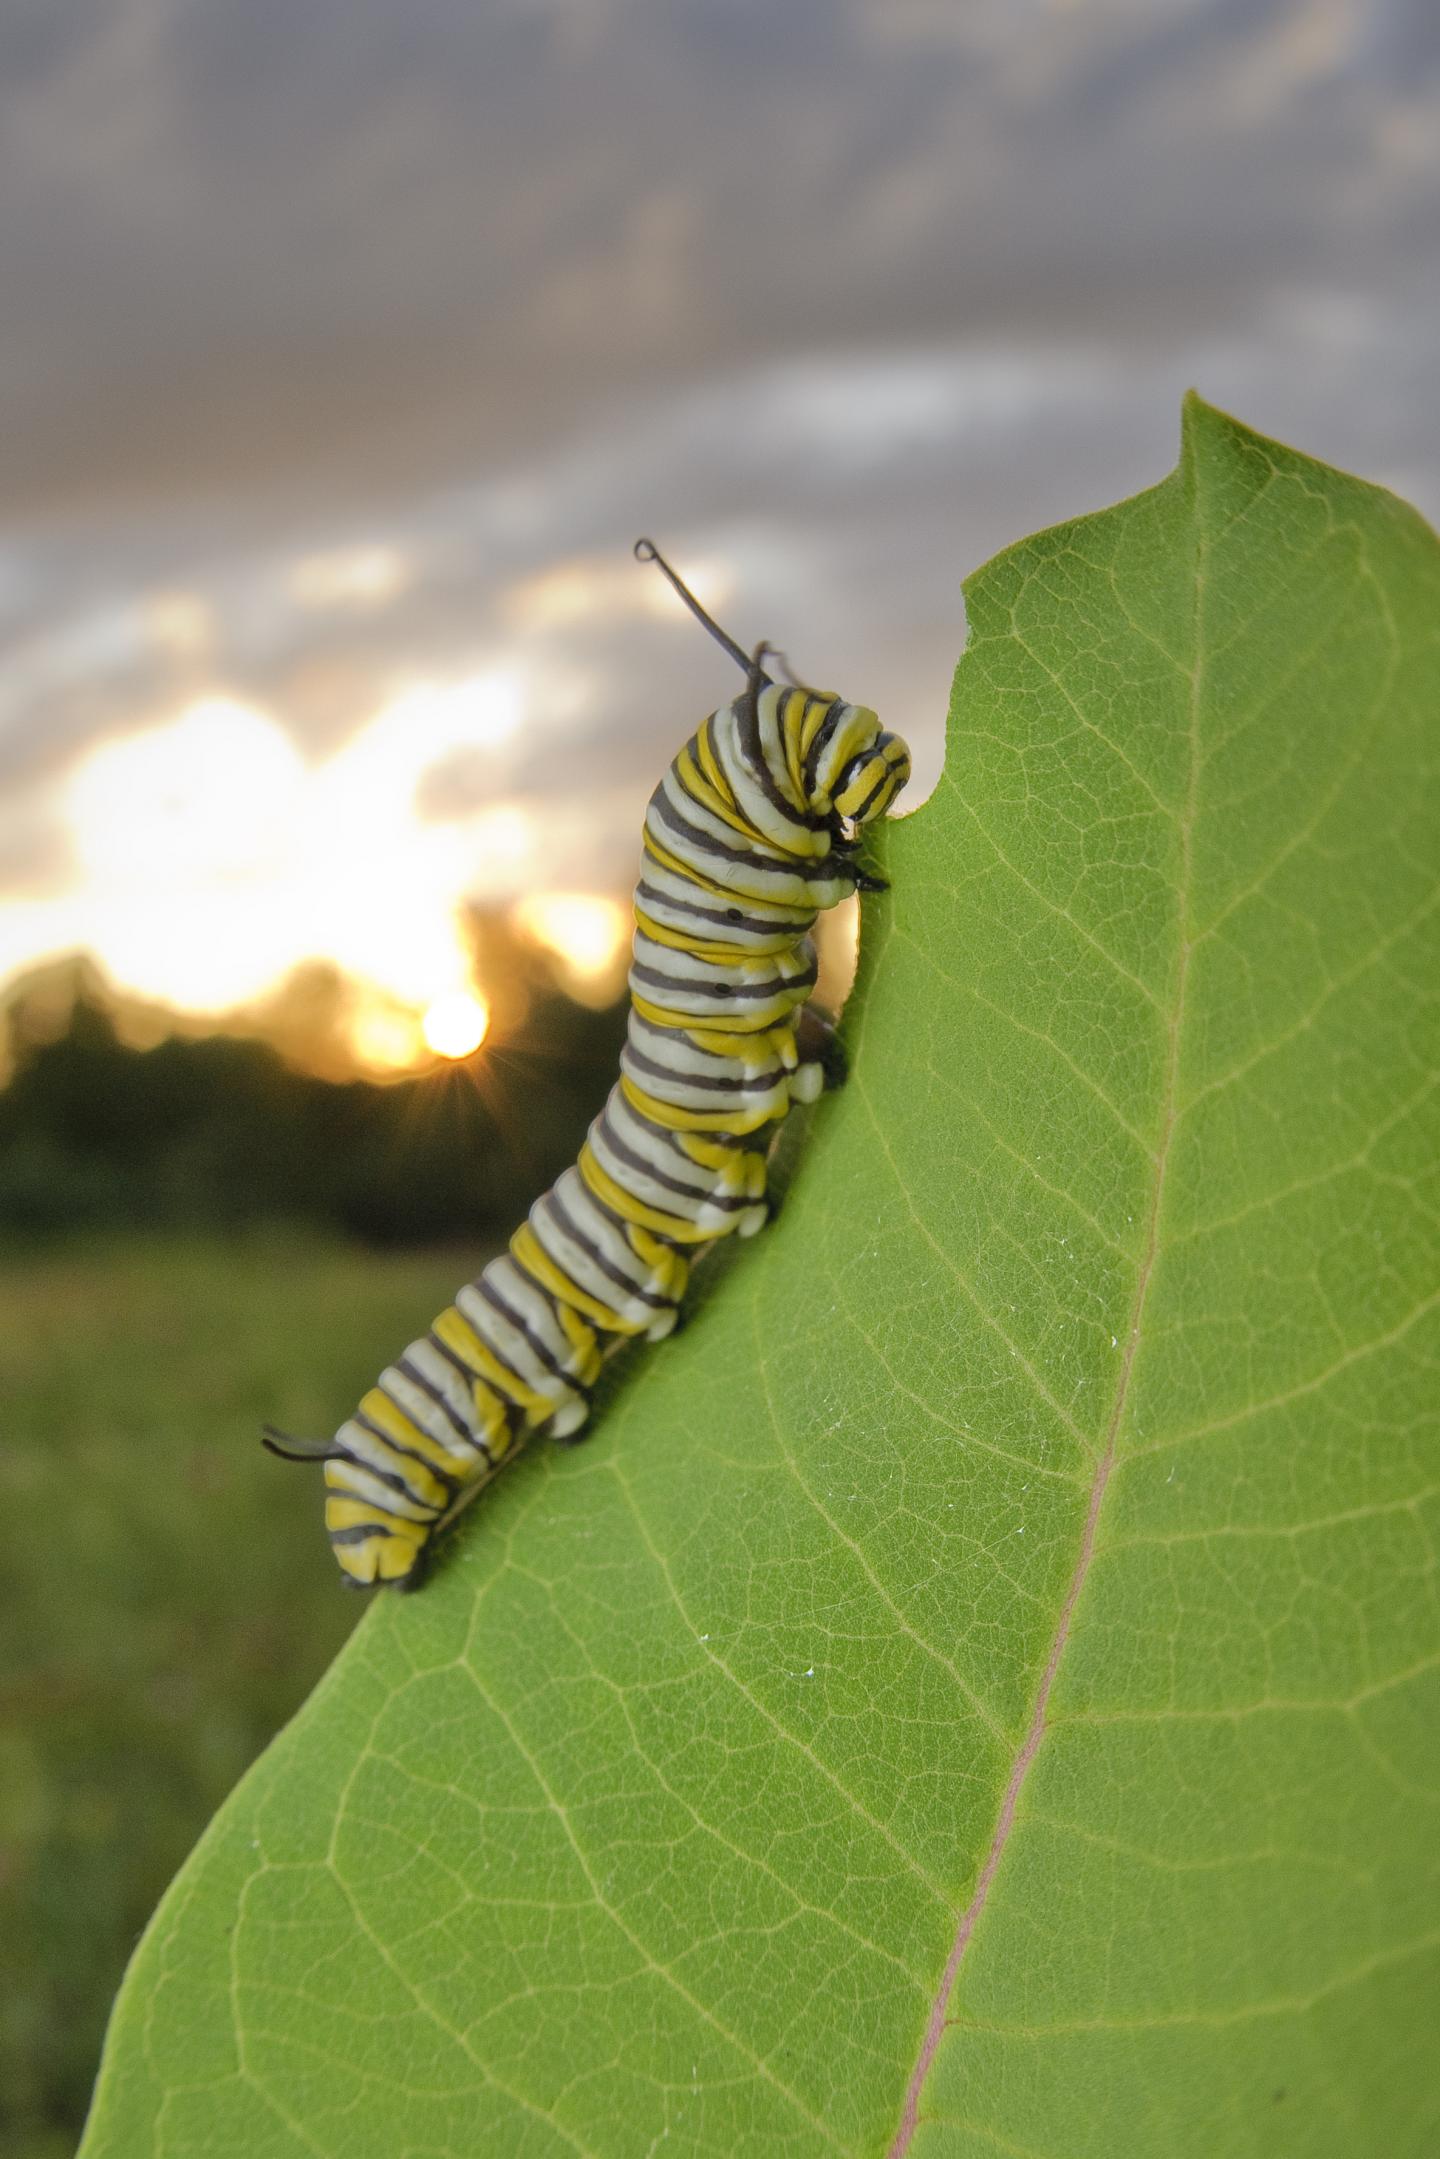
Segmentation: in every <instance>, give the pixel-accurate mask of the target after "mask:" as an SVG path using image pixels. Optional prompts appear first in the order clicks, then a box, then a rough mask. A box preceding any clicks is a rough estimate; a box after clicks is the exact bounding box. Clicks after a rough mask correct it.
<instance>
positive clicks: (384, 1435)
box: [352, 1387, 489, 1507]
mask: <svg viewBox="0 0 1440 2159" xmlns="http://www.w3.org/2000/svg"><path fill="white" fill-rule="evenodd" d="M380 1392H381V1393H382V1394H385V1389H384V1388H383V1387H382V1388H381V1389H380ZM385 1399H386V1401H387V1402H388V1401H389V1400H390V1396H389V1395H388V1394H386V1395H385ZM394 1406H395V1408H396V1409H400V1404H399V1403H398V1402H396V1403H395V1405H394ZM400 1414H401V1416H402V1417H403V1416H404V1414H405V1412H404V1410H403V1409H400ZM352 1417H353V1421H354V1422H355V1423H356V1424H358V1425H359V1426H361V1428H362V1429H363V1430H364V1431H366V1432H368V1433H369V1434H370V1435H371V1437H372V1438H373V1439H378V1440H379V1441H380V1444H381V1445H382V1446H383V1447H388V1448H389V1449H390V1451H391V1453H392V1454H399V1455H403V1457H404V1458H405V1460H406V1461H407V1462H418V1463H419V1464H420V1467H421V1468H422V1469H428V1470H429V1472H430V1474H431V1476H432V1477H433V1478H434V1479H435V1482H436V1483H437V1484H438V1485H440V1486H441V1487H442V1488H443V1489H444V1490H445V1491H447V1492H448V1493H449V1494H450V1498H451V1499H452V1500H453V1499H454V1498H455V1497H456V1495H457V1494H458V1492H459V1490H460V1481H459V1479H458V1478H456V1477H451V1476H449V1475H447V1473H446V1472H445V1471H444V1470H443V1469H437V1468H436V1467H435V1464H434V1463H433V1462H427V1461H426V1459H425V1457H424V1455H423V1454H417V1453H416V1452H415V1449H414V1448H413V1447H402V1446H401V1444H400V1442H399V1440H398V1439H392V1438H391V1437H390V1434H389V1433H388V1432H387V1431H386V1430H385V1429H384V1427H383V1426H381V1425H378V1424H377V1423H376V1422H375V1419H374V1418H373V1417H370V1416H367V1415H366V1413H365V1411H364V1410H363V1409H357V1410H355V1411H353V1412H352ZM471 1444H472V1445H479V1444H480V1442H478V1441H473V1440H472V1442H471ZM481 1451H482V1452H483V1451H484V1449H483V1447H482V1449H481ZM486 1459H487V1460H488V1459H489V1457H488V1456H487V1457H486ZM360 1466H361V1468H362V1469H370V1468H372V1467H373V1465H372V1464H371V1463H369V1462H362V1463H361V1465H360ZM376 1474H377V1475H378V1474H380V1473H379V1472H378V1471H377V1472H376ZM405 1489H406V1491H407V1492H408V1493H409V1494H410V1497H411V1498H412V1499H414V1500H417V1501H418V1502H419V1504H420V1505H421V1506H422V1507H428V1506H429V1505H430V1501H429V1500H428V1499H427V1498H426V1497H425V1495H424V1493H423V1492H417V1491H416V1490H415V1489H414V1487H413V1485H410V1484H407V1485H406V1487H405Z"/></svg>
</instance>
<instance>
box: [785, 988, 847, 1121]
mask: <svg viewBox="0 0 1440 2159" xmlns="http://www.w3.org/2000/svg"><path fill="white" fill-rule="evenodd" d="M795 1046H796V1049H797V1051H798V1052H799V1056H800V1069H799V1071H798V1072H796V1073H795V1074H794V1076H793V1077H792V1079H791V1081H790V1092H791V1095H792V1096H793V1097H794V1099H795V1100H796V1101H797V1102H813V1101H815V1099H816V1098H817V1096H819V1095H821V1094H828V1093H830V1092H831V1091H832V1089H834V1088H836V1087H843V1086H844V1084H845V1080H846V1078H847V1076H848V1074H849V1070H850V1060H849V1058H848V1057H847V1056H846V1054H845V1045H844V1043H843V1042H842V1041H841V1040H840V1037H839V1035H838V1034H837V1033H836V1032H835V1025H834V1022H833V1021H832V1020H829V1019H827V1018H826V1017H825V1014H824V1013H823V1012H817V1011H816V1009H815V1007H814V1005H806V1007H805V1009H804V1010H803V1012H802V1013H801V1014H800V1017H799V1019H798V1020H797V1021H796V1023H795ZM797 1081H798V1082H799V1084H798V1085H797V1084H796V1083H797Z"/></svg>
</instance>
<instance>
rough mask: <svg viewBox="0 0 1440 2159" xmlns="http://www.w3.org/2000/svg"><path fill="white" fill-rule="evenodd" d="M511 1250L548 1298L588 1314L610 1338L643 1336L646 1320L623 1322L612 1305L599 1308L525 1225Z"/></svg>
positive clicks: (519, 1231) (527, 1225) (517, 1234)
mask: <svg viewBox="0 0 1440 2159" xmlns="http://www.w3.org/2000/svg"><path fill="white" fill-rule="evenodd" d="M510 1249H511V1251H512V1252H513V1253H514V1255H515V1257H516V1259H518V1260H519V1262H520V1264H521V1266H522V1267H524V1268H525V1269H526V1271H527V1273H529V1274H532V1275H534V1277H535V1279H536V1280H537V1281H539V1282H543V1283H544V1285H545V1287H546V1288H547V1289H548V1290H549V1291H550V1293H551V1295H552V1296H554V1297H556V1298H558V1299H559V1300H560V1302H561V1303H563V1304H573V1305H574V1306H575V1308H576V1310H577V1311H579V1312H587V1313H589V1314H590V1315H591V1316H592V1317H593V1318H595V1319H597V1320H598V1321H599V1322H600V1325H601V1326H602V1327H605V1328H608V1329H609V1331H610V1332H611V1333H612V1334H642V1333H643V1332H644V1330H645V1328H646V1326H647V1325H648V1324H649V1322H648V1320H643V1319H642V1320H633V1319H622V1318H621V1317H620V1314H619V1313H618V1312H617V1311H616V1310H615V1308H614V1306H613V1305H608V1304H602V1302H601V1300H600V1299H599V1298H598V1297H592V1296H591V1294H590V1292H589V1290H587V1289H582V1288H581V1287H580V1284H579V1283H578V1282H572V1281H571V1279H570V1277H569V1275H568V1274H566V1272H565V1270H564V1268H563V1267H561V1266H560V1265H559V1264H558V1262H557V1261H555V1260H552V1259H551V1257H550V1255H549V1253H548V1252H547V1251H546V1250H545V1247H544V1246H543V1245H542V1244H541V1242H540V1239H539V1238H538V1237H537V1236H536V1234H535V1232H534V1230H533V1229H532V1228H531V1227H530V1224H529V1223H528V1222H523V1223H522V1224H521V1226H520V1228H519V1229H517V1230H516V1232H515V1234H514V1236H513V1237H512V1238H511V1239H510Z"/></svg>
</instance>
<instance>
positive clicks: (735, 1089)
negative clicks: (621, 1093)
mask: <svg viewBox="0 0 1440 2159" xmlns="http://www.w3.org/2000/svg"><path fill="white" fill-rule="evenodd" d="M629 1065H634V1066H635V1067H636V1069H637V1070H638V1071H641V1072H644V1073H646V1074H647V1075H648V1076H649V1077H650V1078H651V1079H658V1080H664V1081H666V1083H667V1084H668V1085H669V1086H671V1087H699V1088H701V1089H702V1090H703V1091H704V1093H706V1094H743V1093H744V1091H745V1089H746V1088H747V1087H749V1085H750V1084H751V1083H750V1081H749V1080H748V1079H747V1078H746V1077H745V1075H744V1073H743V1072H742V1073H741V1074H740V1075H739V1077H738V1078H736V1079H718V1078H717V1079H708V1078H705V1077H703V1076H701V1075H695V1074H692V1073H689V1072H676V1071H675V1070H674V1069H673V1068H672V1067H671V1066H670V1065H662V1064H660V1063H658V1062H657V1060H656V1059H655V1058H653V1057H647V1056H646V1055H645V1052H644V1051H643V1050H637V1049H636V1047H635V1045H634V1043H633V1042H627V1043H626V1045H625V1047H624V1049H623V1050H622V1051H621V1052H620V1067H621V1070H622V1071H624V1070H625V1069H626V1067H627V1066H629Z"/></svg>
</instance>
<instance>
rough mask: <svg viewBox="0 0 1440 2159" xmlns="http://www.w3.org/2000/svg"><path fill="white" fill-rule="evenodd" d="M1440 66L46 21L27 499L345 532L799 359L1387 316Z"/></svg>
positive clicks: (15, 209) (1105, 35) (692, 11)
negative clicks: (720, 377) (721, 376)
mask: <svg viewBox="0 0 1440 2159" xmlns="http://www.w3.org/2000/svg"><path fill="white" fill-rule="evenodd" d="M1437 47H1440V33H1437V31H1436V29H1435V27H1434V18H1433V16H1432V17H1429V18H1428V19H1427V17H1426V16H1425V14H1424V13H1422V11H1421V10H1420V9H1419V8H1417V7H1415V6H1407V5H1404V4H1400V0H1389V4H1388V5H1387V4H1381V5H1378V6H1371V5H1366V6H1363V7H1362V6H1361V5H1360V0H1289V4H1281V0H1272V4H1269V5H1266V4H1260V5H1256V4H1255V0H1204V4H1201V0H1190V4H1188V5H1173V4H1172V5H1170V6H1168V7H1162V8H1159V9H1157V8H1155V7H1153V6H1151V5H1148V4H1147V5H1145V6H1143V7H1142V6H1140V5H1138V4H1136V0H1106V4H1105V5H1101V6H1096V5H1087V6H1085V7H1083V8H1082V7H1073V8H1065V7H1060V6H1042V5H1038V4H1034V0H1032V4H1030V5H1023V6H1007V7H1004V8H997V7H985V8H978V9H971V8H966V9H963V10H948V11H945V14H944V15H941V14H939V13H938V12H937V11H935V10H933V9H929V8H923V7H916V6H911V7H908V8H907V7H902V8H900V9H898V10H897V9H896V8H895V7H894V6H893V5H892V4H891V0H873V4H872V0H867V4H863V5H862V4H859V0H853V4H851V5H849V6H843V5H842V6H836V5H834V4H833V0H791V4H790V5H788V6H787V7H786V8H784V9H783V10H775V9H773V8H765V9H761V8H758V7H755V6H752V5H736V4H734V0H730V4H727V5H724V6H720V5H713V4H700V0H690V4H688V5H682V6H680V7H674V6H671V5H670V4H669V0H624V4H621V0H617V4H615V5H613V6H611V7H606V8H592V7H584V6H571V7H560V6H536V5H528V6H527V5H511V6H508V7H501V8H493V9H484V10H476V9H474V8H472V7H470V6H469V5H468V4H465V0H408V4H407V5H406V6H404V7H403V8H402V7H401V6H400V5H399V0H344V4H343V5H341V4H340V0H313V4H311V5H308V6H306V7H305V8H303V9H296V8H294V7H293V6H289V5H287V4H281V0H255V4H251V5H248V6H246V7H244V8H236V7H233V6H229V5H226V4H224V0H195V4H190V5H185V6H181V5H180V4H179V0H114V5H113V6H112V7H110V8H109V9H107V10H106V11H105V13H104V15H103V17H101V18H98V19H97V18H96V17H95V16H94V14H93V11H90V10H86V9H82V8H80V7H78V6H75V5H65V6H60V7H51V6H48V5H47V6H46V7H44V8H42V7H40V6H38V5H32V6H31V7H30V8H29V9H27V10H23V11H22V12H21V14H20V16H19V17H18V19H17V20H16V21H15V22H13V23H11V24H10V26H9V27H8V29H7V30H6V31H5V32H4V34H3V43H0V71H3V72H4V73H5V74H6V76H7V77H8V79H9V83H10V88H9V93H8V98H7V100H6V104H5V107H4V110H3V112H0V141H3V143H4V145H5V147H4V149H3V151H0V205H3V207H0V239H3V244H4V248H5V253H6V260H7V266H8V267H7V310H6V313H7V338H6V341H5V348H4V351H3V353H0V409H4V410H6V411H7V412H8V413H9V414H10V415H11V417H12V418H13V419H14V420H15V421H16V422H18V423H19V424H15V425H11V426H8V427H6V428H5V430H4V431H3V435H0V480H3V482H4V485H5V490H6V494H7V497H8V499H10V500H11V501H14V502H29V503H30V504H32V505H33V506H34V507H35V509H36V510H37V511H39V510H43V509H46V508H48V507H51V506H54V505H57V504H60V503H70V504H77V503H84V504H92V505H94V504H109V505H113V504H115V503H117V502H121V501H125V502H135V501H140V500H145V501H149V502H152V503H154V502H166V503H173V502H178V501H185V500H190V501H193V500H196V499H203V498H205V497H206V496H213V495H215V494H217V493H218V494H224V495H226V496H233V494H234V493H236V492H237V491H243V492H246V493H250V492H253V491H255V490H257V489H259V490H265V491H269V492H270V493H272V494H276V495H280V494H288V495H289V496H290V498H291V499H292V501H293V500H294V499H295V498H296V497H297V496H298V495H299V494H300V493H302V492H304V491H307V490H308V491H311V492H312V493H313V491H314V490H315V489H317V488H320V489H323V490H324V491H325V492H326V493H327V495H328V496H331V497H333V498H334V499H336V500H339V499H341V498H342V497H343V496H346V495H348V496H350V497H352V498H353V496H354V495H355V494H357V493H363V492H364V490H365V489H366V488H367V487H373V488H379V489H381V490H384V489H389V488H393V487H396V486H407V487H413V486H417V485H424V484H430V485H435V484H439V482H440V481H441V479H442V478H443V475H444V472H445V470H446V469H447V467H452V468H453V467H455V466H457V465H458V466H460V467H461V468H463V469H467V470H474V469H484V468H489V467H494V466H496V465H497V464H500V463H502V462H505V461H508V460H510V459H511V458H514V457H515V456H517V455H519V456H521V457H533V455H534V454H535V453H536V451H537V450H538V449H539V448H540V447H541V446H542V445H543V444H544V443H545V442H547V441H551V442H553V440H554V439H555V436H556V434H557V432H561V433H570V434H572V435H575V436H580V435H583V434H584V433H585V432H587V431H589V430H590V429H593V428H594V427H596V426H597V425H598V424H600V421H601V420H602V418H608V416H609V415H610V414H611V413H613V412H614V411H615V410H616V409H617V408H618V407H623V406H624V405H626V404H627V402H629V401H630V400H631V399H633V398H634V397H635V396H637V395H640V396H643V397H644V399H645V400H646V401H647V402H648V401H649V399H650V398H652V397H653V396H654V395H656V394H657V393H665V394H673V392H674V391H675V390H676V388H677V387H679V386H680V385H681V384H684V383H687V382H693V381H695V380H697V379H700V378H702V377H709V376H713V375H714V374H715V373H716V372H719V371H730V370H738V369H740V368H743V367H747V366H759V365H764V364H766V363H767V362H770V363H773V362H775V361H777V360H778V359H780V358H782V357H783V356H784V355H786V354H788V353H793V352H795V351H796V350H803V349H814V350H818V351H821V352H823V351H825V350H826V349H828V348H829V347H831V346H838V347H839V348H841V349H845V348H849V347H852V346H854V345H856V344H866V343H878V344H886V343H888V342H890V341H891V340H892V339H898V340H900V341H902V342H907V343H915V342H921V341H929V340H944V339H949V338H954V337H956V336H959V335H964V334H965V333H966V332H967V331H968V330H970V329H972V328H973V327H975V326H976V325H983V326H984V327H985V328H986V329H987V330H988V331H989V332H990V333H991V334H995V333H998V332H1003V331H1005V330H1009V331H1010V332H1011V333H1014V334H1018V333H1019V332H1021V331H1027V330H1028V331H1032V332H1033V331H1034V330H1035V329H1037V328H1038V327H1041V326H1043V325H1045V324H1046V323H1047V322H1048V323H1052V324H1053V323H1055V322H1057V321H1061V320H1063V321H1064V322H1066V324H1067V325H1068V326H1069V327H1070V328H1071V329H1072V330H1073V329H1075V328H1077V327H1083V326H1085V325H1089V326H1092V327H1096V328H1103V327H1105V326H1106V324H1107V323H1111V324H1113V323H1114V322H1115V320H1116V316H1117V311H1118V312H1119V314H1120V315H1122V316H1123V317H1124V318H1125V319H1126V321H1127V323H1128V325H1129V328H1130V334H1132V335H1135V334H1157V333H1158V334H1167V335H1172V336H1173V335H1174V334H1175V333H1176V331H1177V330H1178V329H1179V328H1180V327H1181V326H1182V325H1186V326H1188V327H1189V328H1190V329H1191V330H1197V329H1206V330H1209V331H1211V332H1213V331H1214V330H1216V329H1218V328H1219V327H1221V326H1223V325H1224V324H1226V323H1227V322H1228V323H1234V322H1235V321H1237V320H1238V319H1241V318H1242V317H1243V315H1244V313H1245V312H1246V311H1247V310H1248V309H1250V308H1252V307H1253V306H1254V305H1255V303H1256V298H1257V294H1258V293H1259V292H1260V291H1262V290H1263V289H1264V288H1265V287H1266V286H1268V285H1269V284H1270V283H1271V282H1272V281H1273V279H1274V277H1275V274H1276V271H1277V268H1279V267H1281V266H1283V268H1284V271H1285V274H1286V275H1287V276H1288V277H1289V278H1291V279H1292V280H1300V281H1303V280H1305V279H1307V278H1314V277H1316V276H1318V275H1320V274H1322V271H1323V274H1324V275H1325V276H1327V277H1329V278H1334V277H1335V276H1336V275H1337V274H1338V273H1340V272H1342V271H1343V272H1344V274H1345V275H1347V276H1350V277H1353V278H1355V279H1357V280H1358V281H1359V282H1360V283H1361V284H1362V286H1364V287H1366V288H1367V289H1369V288H1370V287H1371V286H1372V285H1373V282H1374V279H1375V276H1376V273H1377V269H1380V270H1382V271H1383V272H1388V269H1389V268H1390V267H1391V265H1392V261H1393V258H1395V257H1396V256H1399V255H1405V256H1408V257H1412V258H1413V257H1416V256H1419V255H1422V254H1425V253H1428V252H1429V250H1430V249H1432V248H1433V244H1434V243H1433V240H1430V241H1428V242H1427V240H1426V238H1425V235H1424V232H1423V228H1422V227H1421V226H1420V223H1419V219H1420V215H1421V212H1422V206H1423V204H1424V203H1425V202H1426V201H1427V200H1428V199H1430V198H1429V197H1428V189H1427V188H1426V186H1425V185H1424V184H1423V183H1424V181H1425V179H1426V177H1427V176H1425V175H1417V174H1407V172H1406V170H1405V169H1404V167H1403V164H1402V165H1398V166H1397V165H1393V164H1392V165H1390V166H1386V165H1385V162H1384V160H1383V159H1382V158H1380V157H1378V156H1377V146H1378V145H1379V144H1380V142H1381V141H1382V140H1383V138H1384V135H1385V130H1386V126H1387V120H1393V115H1394V109H1395V107H1396V105H1397V104H1398V103H1399V102H1401V101H1406V100H1408V101H1412V102H1413V100H1414V99H1415V98H1416V97H1417V96H1419V95H1420V94H1421V93H1422V91H1423V89H1424V85H1425V83H1426V81H1427V80H1428V81H1429V82H1430V84H1431V85H1432V87H1433V79H1434V62H1435V56H1436V51H1437ZM7 63H8V64H7ZM1431 111H1432V117H1433V116H1434V108H1433V107H1432V108H1431ZM1377 175H1378V176H1379V177H1378V179H1377Z"/></svg>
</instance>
